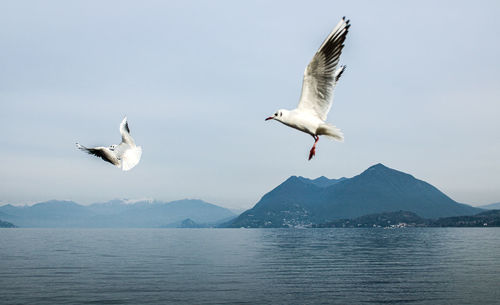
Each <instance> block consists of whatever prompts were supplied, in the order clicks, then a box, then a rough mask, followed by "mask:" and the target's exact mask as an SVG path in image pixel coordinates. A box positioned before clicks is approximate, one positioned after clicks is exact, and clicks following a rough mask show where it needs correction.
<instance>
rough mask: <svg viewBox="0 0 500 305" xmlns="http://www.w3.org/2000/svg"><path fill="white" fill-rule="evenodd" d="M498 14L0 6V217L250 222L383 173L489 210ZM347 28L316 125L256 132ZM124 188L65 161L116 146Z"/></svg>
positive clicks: (356, 8) (494, 175) (492, 4)
mask: <svg viewBox="0 0 500 305" xmlns="http://www.w3.org/2000/svg"><path fill="white" fill-rule="evenodd" d="M499 14H500V2H498V1H466V2H459V1H439V3H437V1H412V2H411V3H410V2H409V1H405V2H402V1H331V0H328V1H272V2H271V1H246V2H243V1H65V0H61V1H18V0H12V1H1V2H0V130H1V131H0V160H1V163H2V165H1V166H0V181H1V183H0V204H5V203H13V204H25V203H33V202H40V201H44V200H49V199H66V200H74V201H76V202H78V203H82V204H89V203H92V202H102V201H107V200H110V199H113V198H135V199H137V198H155V199H158V200H165V201H170V200H176V199H182V198H200V199H203V200H205V201H208V202H211V203H214V204H218V205H221V206H224V207H229V208H250V207H252V206H253V205H254V204H255V203H256V202H257V201H258V200H259V199H260V197H261V196H262V195H263V194H265V193H266V192H268V191H269V190H271V189H272V188H274V187H275V186H277V185H278V184H279V183H281V182H282V181H283V180H285V179H286V178H288V177H289V176H291V175H300V176H305V177H309V178H316V177H318V176H322V175H324V176H327V177H329V178H339V177H342V176H346V177H352V176H354V175H357V174H359V173H360V172H361V171H363V170H364V169H366V168H367V167H369V166H371V165H373V164H375V163H379V162H382V163H384V164H385V165H387V166H389V167H392V168H395V169H398V170H401V171H404V172H407V173H410V174H412V175H414V176H415V177H416V178H419V179H422V180H425V181H427V182H429V183H431V184H433V185H434V186H436V187H438V188H439V189H440V190H442V191H443V192H445V193H446V194H447V195H449V196H450V197H451V198H453V199H454V200H457V201H459V202H463V203H468V204H471V205H480V204H487V203H492V202H499V201H500V119H499V116H500V73H499V71H500V57H499V54H500V40H499V37H500V18H499V17H498V16H499ZM344 15H345V16H347V18H349V19H350V20H351V24H352V26H351V28H350V32H349V34H348V37H347V40H346V46H345V48H344V51H343V54H342V57H341V63H343V64H346V65H347V70H346V72H345V73H344V75H343V76H342V78H341V80H340V82H339V84H338V86H337V87H336V89H335V100H334V104H333V107H332V110H331V112H330V115H329V117H328V120H327V121H328V122H330V123H332V124H334V125H336V126H337V127H339V128H340V129H341V130H342V131H343V132H344V136H345V142H344V143H338V142H333V141H329V140H328V139H326V138H322V139H321V140H320V141H319V144H318V147H317V155H316V158H315V159H313V160H312V161H307V156H308V152H309V149H310V148H311V146H312V144H313V139H312V138H311V137H310V136H309V135H307V134H304V133H301V132H299V131H296V130H293V129H291V128H288V127H286V126H284V125H282V124H279V123H278V122H273V121H271V122H264V118H266V117H267V116H269V115H271V114H273V113H274V112H275V111H276V110H277V109H279V108H287V109H293V108H294V107H295V106H296V105H297V102H298V99H299V96H300V90H301V84H302V73H303V71H304V68H305V67H306V65H307V63H308V62H309V60H310V59H311V58H312V56H313V55H314V53H315V52H316V50H317V48H318V47H319V45H320V44H321V42H322V41H323V39H324V38H325V37H326V35H328V33H329V32H330V31H331V29H332V28H333V27H334V26H335V25H336V24H337V23H338V21H339V20H340V18H341V17H342V16H344ZM125 115H127V116H128V119H129V126H130V129H131V133H132V136H133V137H134V138H135V140H136V143H137V144H138V145H141V146H142V148H143V155H142V160H141V162H140V163H139V165H138V166H137V167H136V168H134V169H133V170H131V171H130V172H122V171H121V170H119V169H117V168H115V167H113V166H112V165H110V164H107V163H104V162H103V161H101V160H100V159H97V158H94V157H92V156H89V155H86V154H84V153H82V152H80V151H78V150H77V149H76V148H75V142H76V141H78V142H80V143H82V144H83V145H88V146H93V145H110V144H118V143H119V142H120V134H119V131H118V126H119V123H120V121H121V120H122V118H123V117H124V116H125Z"/></svg>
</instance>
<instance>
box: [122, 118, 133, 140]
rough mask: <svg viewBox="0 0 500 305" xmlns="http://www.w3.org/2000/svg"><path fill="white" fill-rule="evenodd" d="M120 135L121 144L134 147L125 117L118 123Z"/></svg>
mask: <svg viewBox="0 0 500 305" xmlns="http://www.w3.org/2000/svg"><path fill="white" fill-rule="evenodd" d="M120 133H121V135H122V143H127V144H130V145H131V146H135V142H134V139H133V138H132V136H131V135H130V129H129V128H128V122H127V117H124V118H123V120H122V122H121V123H120Z"/></svg>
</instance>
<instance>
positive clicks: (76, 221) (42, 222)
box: [0, 199, 235, 228]
mask: <svg viewBox="0 0 500 305" xmlns="http://www.w3.org/2000/svg"><path fill="white" fill-rule="evenodd" d="M0 213H3V214H2V215H3V216H2V219H4V220H8V221H12V222H14V223H15V224H17V225H18V226H21V227H89V228H90V227H99V228H117V227H121V228H157V227H161V226H162V225H164V224H168V223H175V222H181V221H182V220H184V219H187V218H190V219H192V220H193V221H194V222H196V223H203V224H212V223H213V224H217V223H219V222H220V221H227V220H228V219H229V218H230V217H234V216H235V214H234V213H232V212H231V211H229V210H228V209H225V208H222V207H219V206H217V205H214V204H211V203H207V202H204V201H202V200H192V199H185V200H178V201H172V202H161V201H151V200H144V201H138V202H134V203H129V202H128V201H124V200H112V201H109V202H104V203H95V204H92V205H89V206H83V205H79V204H77V203H75V202H72V201H57V200H52V201H47V202H42V203H37V204H35V205H33V206H23V207H15V206H12V205H4V206H0Z"/></svg>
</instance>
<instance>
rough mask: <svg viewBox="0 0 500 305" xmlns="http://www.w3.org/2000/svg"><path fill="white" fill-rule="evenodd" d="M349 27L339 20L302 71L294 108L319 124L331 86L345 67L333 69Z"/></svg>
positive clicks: (329, 102) (328, 105) (328, 102)
mask: <svg viewBox="0 0 500 305" xmlns="http://www.w3.org/2000/svg"><path fill="white" fill-rule="evenodd" d="M349 27H350V24H349V20H345V17H344V18H342V20H341V21H340V22H339V23H338V24H337V26H336V27H335V28H334V29H333V31H332V32H331V33H330V35H328V37H327V38H326V39H325V41H324V42H323V44H322V45H321V46H320V47H319V50H318V51H317V52H316V54H315V55H314V57H313V59H312V60H311V62H310V63H309V65H308V66H307V67H306V70H305V71H304V80H303V82H302V94H301V96H300V101H299V106H298V107H297V108H298V109H299V110H301V111H306V112H311V113H312V114H314V115H316V116H318V117H319V118H320V119H321V120H323V121H324V120H326V116H327V115H328V111H330V108H331V107H332V101H333V89H334V87H335V84H336V83H337V81H338V79H339V78H340V76H341V74H342V72H343V71H344V68H345V67H344V66H341V67H340V68H339V69H337V66H338V63H339V58H340V54H341V52H342V48H343V47H344V40H345V38H346V35H347V32H348V30H349Z"/></svg>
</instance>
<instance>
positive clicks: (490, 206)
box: [478, 202, 500, 210]
mask: <svg viewBox="0 0 500 305" xmlns="http://www.w3.org/2000/svg"><path fill="white" fill-rule="evenodd" d="M478 208H481V209H485V210H500V202H497V203H490V204H486V205H482V206H479V207H478Z"/></svg>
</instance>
